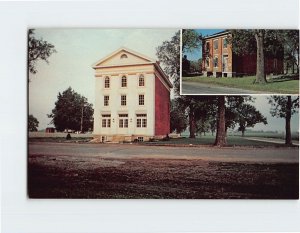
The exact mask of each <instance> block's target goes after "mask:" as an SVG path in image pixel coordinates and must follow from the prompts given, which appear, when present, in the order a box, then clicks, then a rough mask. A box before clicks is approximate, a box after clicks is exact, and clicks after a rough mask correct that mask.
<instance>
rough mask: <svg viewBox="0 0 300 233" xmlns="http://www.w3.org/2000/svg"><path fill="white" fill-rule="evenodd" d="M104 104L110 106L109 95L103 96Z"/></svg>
mask: <svg viewBox="0 0 300 233" xmlns="http://www.w3.org/2000/svg"><path fill="white" fill-rule="evenodd" d="M103 104H104V106H109V95H105V96H103Z"/></svg>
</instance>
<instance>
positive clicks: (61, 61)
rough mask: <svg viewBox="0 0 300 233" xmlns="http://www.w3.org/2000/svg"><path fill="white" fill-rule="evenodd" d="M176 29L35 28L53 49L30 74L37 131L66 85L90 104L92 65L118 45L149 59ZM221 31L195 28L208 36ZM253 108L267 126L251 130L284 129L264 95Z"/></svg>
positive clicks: (46, 124) (31, 107)
mask: <svg viewBox="0 0 300 233" xmlns="http://www.w3.org/2000/svg"><path fill="white" fill-rule="evenodd" d="M176 31H177V29H36V30H35V37H36V38H43V39H44V40H46V41H48V42H50V43H52V44H53V45H54V46H55V49H56V50H57V53H54V54H52V55H51V56H50V58H49V64H47V63H46V62H44V61H41V62H38V63H37V67H36V68H37V70H38V73H37V74H35V75H30V79H31V82H30V83H29V114H33V115H34V116H35V117H36V118H37V119H38V121H39V122H40V124H39V130H41V129H45V128H46V127H49V126H52V125H50V124H49V123H50V121H51V119H50V118H48V117H47V114H50V113H51V111H52V109H53V108H54V103H55V101H56V100H57V95H58V93H59V92H63V91H64V90H66V89H67V88H68V87H72V88H73V90H75V91H76V92H78V93H79V94H81V95H83V96H85V97H87V99H88V102H90V103H92V104H93V105H94V102H95V100H94V98H95V96H94V92H95V89H94V84H95V80H94V79H95V77H94V69H92V65H93V64H94V63H95V62H97V61H98V60H100V59H101V58H103V57H105V56H106V55H108V54H110V53H112V52H114V51H115V50H117V49H118V48H120V47H123V46H124V47H127V48H129V49H132V50H135V51H137V52H139V53H141V54H144V55H146V56H148V57H151V58H153V59H156V60H158V59H157V57H156V47H157V46H159V45H161V44H162V42H163V41H165V40H170V38H171V37H172V36H174V35H175V33H176ZM219 31H222V30H217V29H214V30H199V32H200V33H202V35H209V34H212V33H216V32H219ZM253 105H255V107H256V108H257V109H258V110H259V111H260V112H261V113H262V114H263V115H265V116H266V117H267V120H268V122H269V124H268V125H266V126H265V125H263V124H257V125H256V126H255V127H254V129H255V130H278V131H284V125H285V122H284V119H279V118H275V117H272V116H271V115H270V113H269V111H270V105H269V104H268V99H267V97H265V96H258V97H256V100H255V102H254V103H253ZM298 117H299V116H298V114H297V115H294V116H293V118H292V128H293V130H294V131H295V130H298V128H299V122H298Z"/></svg>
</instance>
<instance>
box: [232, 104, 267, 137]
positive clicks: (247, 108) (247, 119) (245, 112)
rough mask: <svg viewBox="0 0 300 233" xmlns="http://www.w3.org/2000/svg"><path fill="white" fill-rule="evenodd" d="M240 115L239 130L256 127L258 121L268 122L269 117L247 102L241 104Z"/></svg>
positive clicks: (238, 118)
mask: <svg viewBox="0 0 300 233" xmlns="http://www.w3.org/2000/svg"><path fill="white" fill-rule="evenodd" d="M237 112H238V117H237V123H238V124H239V128H238V130H239V131H242V132H243V133H244V132H245V130H246V128H248V127H254V126H255V125H256V124H257V123H264V124H265V125H266V124H267V123H268V122H267V119H266V118H265V117H264V116H263V115H262V114H261V113H260V112H259V111H258V110H256V108H255V107H254V106H253V105H251V104H247V103H243V104H241V106H240V107H239V108H238V109H237Z"/></svg>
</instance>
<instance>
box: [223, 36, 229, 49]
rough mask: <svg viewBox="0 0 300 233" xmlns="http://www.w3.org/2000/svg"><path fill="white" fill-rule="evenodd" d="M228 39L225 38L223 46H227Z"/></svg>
mask: <svg viewBox="0 0 300 233" xmlns="http://www.w3.org/2000/svg"><path fill="white" fill-rule="evenodd" d="M227 44H228V40H227V38H223V48H227Z"/></svg>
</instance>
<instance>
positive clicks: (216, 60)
mask: <svg viewBox="0 0 300 233" xmlns="http://www.w3.org/2000/svg"><path fill="white" fill-rule="evenodd" d="M214 67H218V57H215V58H214Z"/></svg>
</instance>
